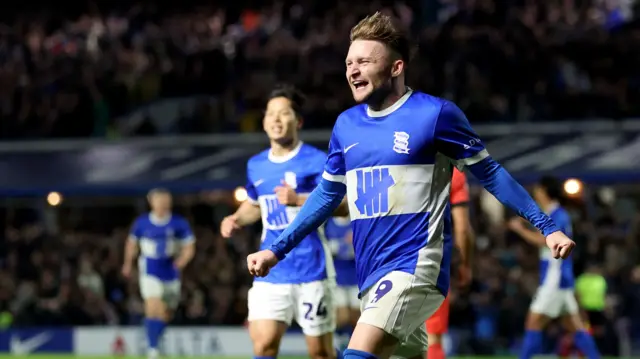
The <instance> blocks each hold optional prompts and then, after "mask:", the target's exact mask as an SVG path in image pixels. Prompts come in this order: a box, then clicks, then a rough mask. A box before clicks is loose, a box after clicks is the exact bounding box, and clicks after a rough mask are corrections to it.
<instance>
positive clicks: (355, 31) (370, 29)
mask: <svg viewBox="0 0 640 359" xmlns="http://www.w3.org/2000/svg"><path fill="white" fill-rule="evenodd" d="M349 38H350V40H351V42H354V41H356V40H372V41H378V42H381V43H383V44H385V45H386V46H387V47H388V48H390V49H391V50H393V51H394V52H396V53H397V55H398V56H399V57H400V58H401V59H402V60H404V61H409V60H410V58H411V43H410V41H409V38H408V36H407V35H406V33H405V32H404V31H401V30H400V27H399V26H397V25H396V24H394V21H393V19H391V17H390V16H388V15H384V14H382V13H381V12H380V11H377V12H376V13H375V14H373V15H370V16H367V17H365V18H364V19H362V20H360V22H359V23H358V24H357V25H356V26H354V27H353V28H351V34H350V36H349Z"/></svg>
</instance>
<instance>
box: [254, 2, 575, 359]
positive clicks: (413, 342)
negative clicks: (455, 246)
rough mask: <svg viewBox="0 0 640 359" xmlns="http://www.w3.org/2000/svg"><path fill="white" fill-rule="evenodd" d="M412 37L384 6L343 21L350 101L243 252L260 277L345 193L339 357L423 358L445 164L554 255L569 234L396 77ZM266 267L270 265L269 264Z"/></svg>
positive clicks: (452, 116)
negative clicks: (350, 309) (282, 208)
mask: <svg viewBox="0 0 640 359" xmlns="http://www.w3.org/2000/svg"><path fill="white" fill-rule="evenodd" d="M410 50H411V46H410V43H409V41H408V40H407V38H406V37H405V36H403V35H402V34H401V33H400V31H398V29H397V28H396V26H395V25H394V24H393V23H392V21H391V19H390V18H389V17H388V16H385V15H382V14H380V13H376V14H374V15H372V16H370V17H367V18H365V19H364V20H362V21H361V22H360V23H359V24H357V25H356V26H355V27H354V28H353V29H352V30H351V45H350V47H349V53H348V54H347V58H346V77H347V80H348V82H349V85H350V87H351V91H352V93H353V97H354V99H355V100H356V102H358V103H359V104H358V105H356V106H355V107H352V108H350V109H348V110H346V111H345V112H343V113H342V114H341V115H340V116H339V117H338V119H337V121H336V123H335V126H334V129H333V134H332V136H331V140H330V142H329V154H328V158H327V160H326V165H325V172H324V173H323V176H322V177H323V179H322V181H321V182H320V185H319V186H318V187H317V188H316V189H315V190H314V191H313V192H312V193H311V194H310V195H309V197H308V198H307V201H306V202H305V204H304V206H302V208H301V209H300V212H299V213H298V216H296V218H295V219H294V221H293V223H291V224H290V225H289V226H288V227H287V229H286V230H284V232H283V233H282V234H280V236H279V237H278V238H277V239H276V240H274V241H273V243H271V245H270V246H269V247H268V248H266V249H263V250H261V251H260V252H257V253H254V254H250V255H249V256H248V257H247V266H248V269H249V271H250V273H252V274H254V275H256V276H265V275H268V273H269V271H270V270H271V269H272V268H273V270H276V271H277V270H279V268H278V266H276V264H278V262H280V261H283V262H284V261H286V260H288V259H289V258H288V253H289V252H291V251H295V250H296V249H294V248H296V246H297V245H298V243H300V241H301V240H303V238H305V236H307V235H308V234H309V233H311V232H312V231H314V230H315V229H316V228H317V227H318V226H320V225H321V224H322V223H323V222H325V221H326V220H327V218H328V217H329V216H330V215H331V212H332V211H333V210H334V208H336V207H337V206H338V204H339V203H340V202H341V201H342V199H343V197H344V196H345V194H346V196H347V202H348V205H349V213H350V217H351V226H352V229H353V245H354V250H355V257H356V274H357V277H358V286H359V288H360V298H361V305H360V307H361V315H360V319H359V320H358V324H357V325H356V328H355V330H354V332H353V335H352V336H351V340H350V342H349V348H348V349H347V350H345V351H344V353H343V355H344V357H345V358H347V359H373V358H381V359H386V358H389V357H391V356H392V355H393V356H394V357H395V356H398V357H405V358H423V357H424V354H425V351H426V348H427V335H426V331H425V325H424V322H425V320H426V319H427V318H429V317H430V316H431V315H432V314H433V313H434V312H435V311H436V309H437V308H438V307H439V306H440V304H441V303H442V301H443V300H444V296H445V295H446V294H447V292H448V290H449V266H450V256H451V249H452V243H451V223H450V222H451V219H450V214H449V190H450V183H451V176H452V170H453V166H454V165H455V166H458V167H460V168H462V167H464V166H466V167H467V168H468V169H469V171H470V172H471V173H472V174H473V175H474V176H475V177H477V178H478V180H479V181H480V182H481V183H482V184H483V185H484V187H485V188H486V189H487V190H488V191H489V192H491V193H492V194H493V195H495V196H496V197H497V198H498V199H499V200H500V201H501V202H502V203H503V204H505V205H506V206H508V207H510V208H512V209H513V210H515V211H516V212H517V213H518V214H519V215H521V216H523V217H524V218H526V219H527V220H529V222H531V223H533V224H534V225H535V226H536V227H537V228H538V229H539V230H540V231H541V232H542V233H543V234H544V236H545V238H544V239H545V240H544V241H543V242H546V245H548V246H549V247H550V248H551V250H552V256H553V257H556V258H557V257H566V256H568V255H569V253H570V252H571V250H572V249H573V246H574V243H573V241H571V240H570V239H569V238H567V236H565V235H564V234H563V233H562V232H561V231H559V230H558V228H557V227H556V225H555V224H554V223H553V221H552V220H551V219H550V218H549V217H548V216H547V215H545V214H544V213H543V212H542V211H541V210H540V209H539V208H538V206H537V205H536V203H535V202H534V201H533V199H531V197H530V196H529V195H528V193H527V192H526V191H525V190H524V188H522V187H521V186H520V185H519V184H518V183H517V182H516V181H515V180H514V179H513V178H512V177H511V176H510V175H509V174H508V173H507V172H506V170H505V169H504V168H502V167H501V166H500V165H499V164H498V163H496V162H495V161H494V160H493V159H492V158H491V157H490V156H489V153H488V152H487V150H486V149H485V148H484V146H483V143H482V141H480V139H479V138H478V136H477V135H476V134H475V132H474V131H473V130H472V129H471V126H470V125H469V122H468V121H467V119H466V117H465V116H464V114H463V113H462V111H461V110H460V109H459V108H458V107H457V106H456V105H454V104H453V103H451V102H449V101H447V100H444V99H440V98H437V97H433V96H429V95H426V94H424V93H420V92H416V91H412V90H411V89H409V88H407V87H406V86H405V70H406V65H407V63H408V61H409V58H410V52H411V51H410ZM274 266H275V267H274Z"/></svg>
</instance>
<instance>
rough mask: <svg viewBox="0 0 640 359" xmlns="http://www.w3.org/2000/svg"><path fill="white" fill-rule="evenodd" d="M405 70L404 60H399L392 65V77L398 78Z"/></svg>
mask: <svg viewBox="0 0 640 359" xmlns="http://www.w3.org/2000/svg"><path fill="white" fill-rule="evenodd" d="M403 70H404V60H402V59H397V60H394V61H393V63H392V64H391V77H398V76H400V75H401V74H402V71H403Z"/></svg>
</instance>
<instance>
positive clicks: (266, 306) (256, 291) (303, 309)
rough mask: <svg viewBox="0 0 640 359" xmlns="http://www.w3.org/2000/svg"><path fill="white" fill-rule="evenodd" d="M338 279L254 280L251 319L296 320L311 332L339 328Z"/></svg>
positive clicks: (251, 294) (250, 298) (307, 333)
mask: <svg viewBox="0 0 640 359" xmlns="http://www.w3.org/2000/svg"><path fill="white" fill-rule="evenodd" d="M335 287H336V284H335V281H334V280H333V279H325V280H321V281H315V282H309V283H302V284H277V283H267V282H253V286H252V287H251V289H249V294H248V305H249V318H248V320H249V321H254V320H277V321H279V322H284V323H286V324H287V325H291V322H292V321H293V319H295V320H296V322H297V323H298V325H299V326H300V328H302V332H303V333H304V334H305V335H308V336H314V337H315V336H320V335H323V334H326V333H332V332H333V331H335V329H336V315H335V304H334V291H335Z"/></svg>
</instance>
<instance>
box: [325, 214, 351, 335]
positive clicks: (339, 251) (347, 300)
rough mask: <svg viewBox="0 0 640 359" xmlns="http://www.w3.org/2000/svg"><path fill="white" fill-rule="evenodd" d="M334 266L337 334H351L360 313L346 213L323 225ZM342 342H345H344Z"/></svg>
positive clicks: (349, 224) (348, 220)
mask: <svg viewBox="0 0 640 359" xmlns="http://www.w3.org/2000/svg"><path fill="white" fill-rule="evenodd" d="M324 233H325V235H326V237H327V239H328V240H329V247H330V248H331V252H332V253H333V263H334V265H335V267H336V282H337V283H338V288H337V290H336V293H335V304H336V321H337V325H338V330H339V332H340V334H348V335H350V334H351V331H352V330H353V328H354V327H355V325H356V322H357V321H358V318H359V317H360V301H359V300H358V278H357V277H356V260H355V253H354V251H353V232H352V231H351V220H350V219H349V217H333V218H331V219H329V220H328V221H327V223H326V224H325V226H324ZM344 345H346V343H344Z"/></svg>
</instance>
